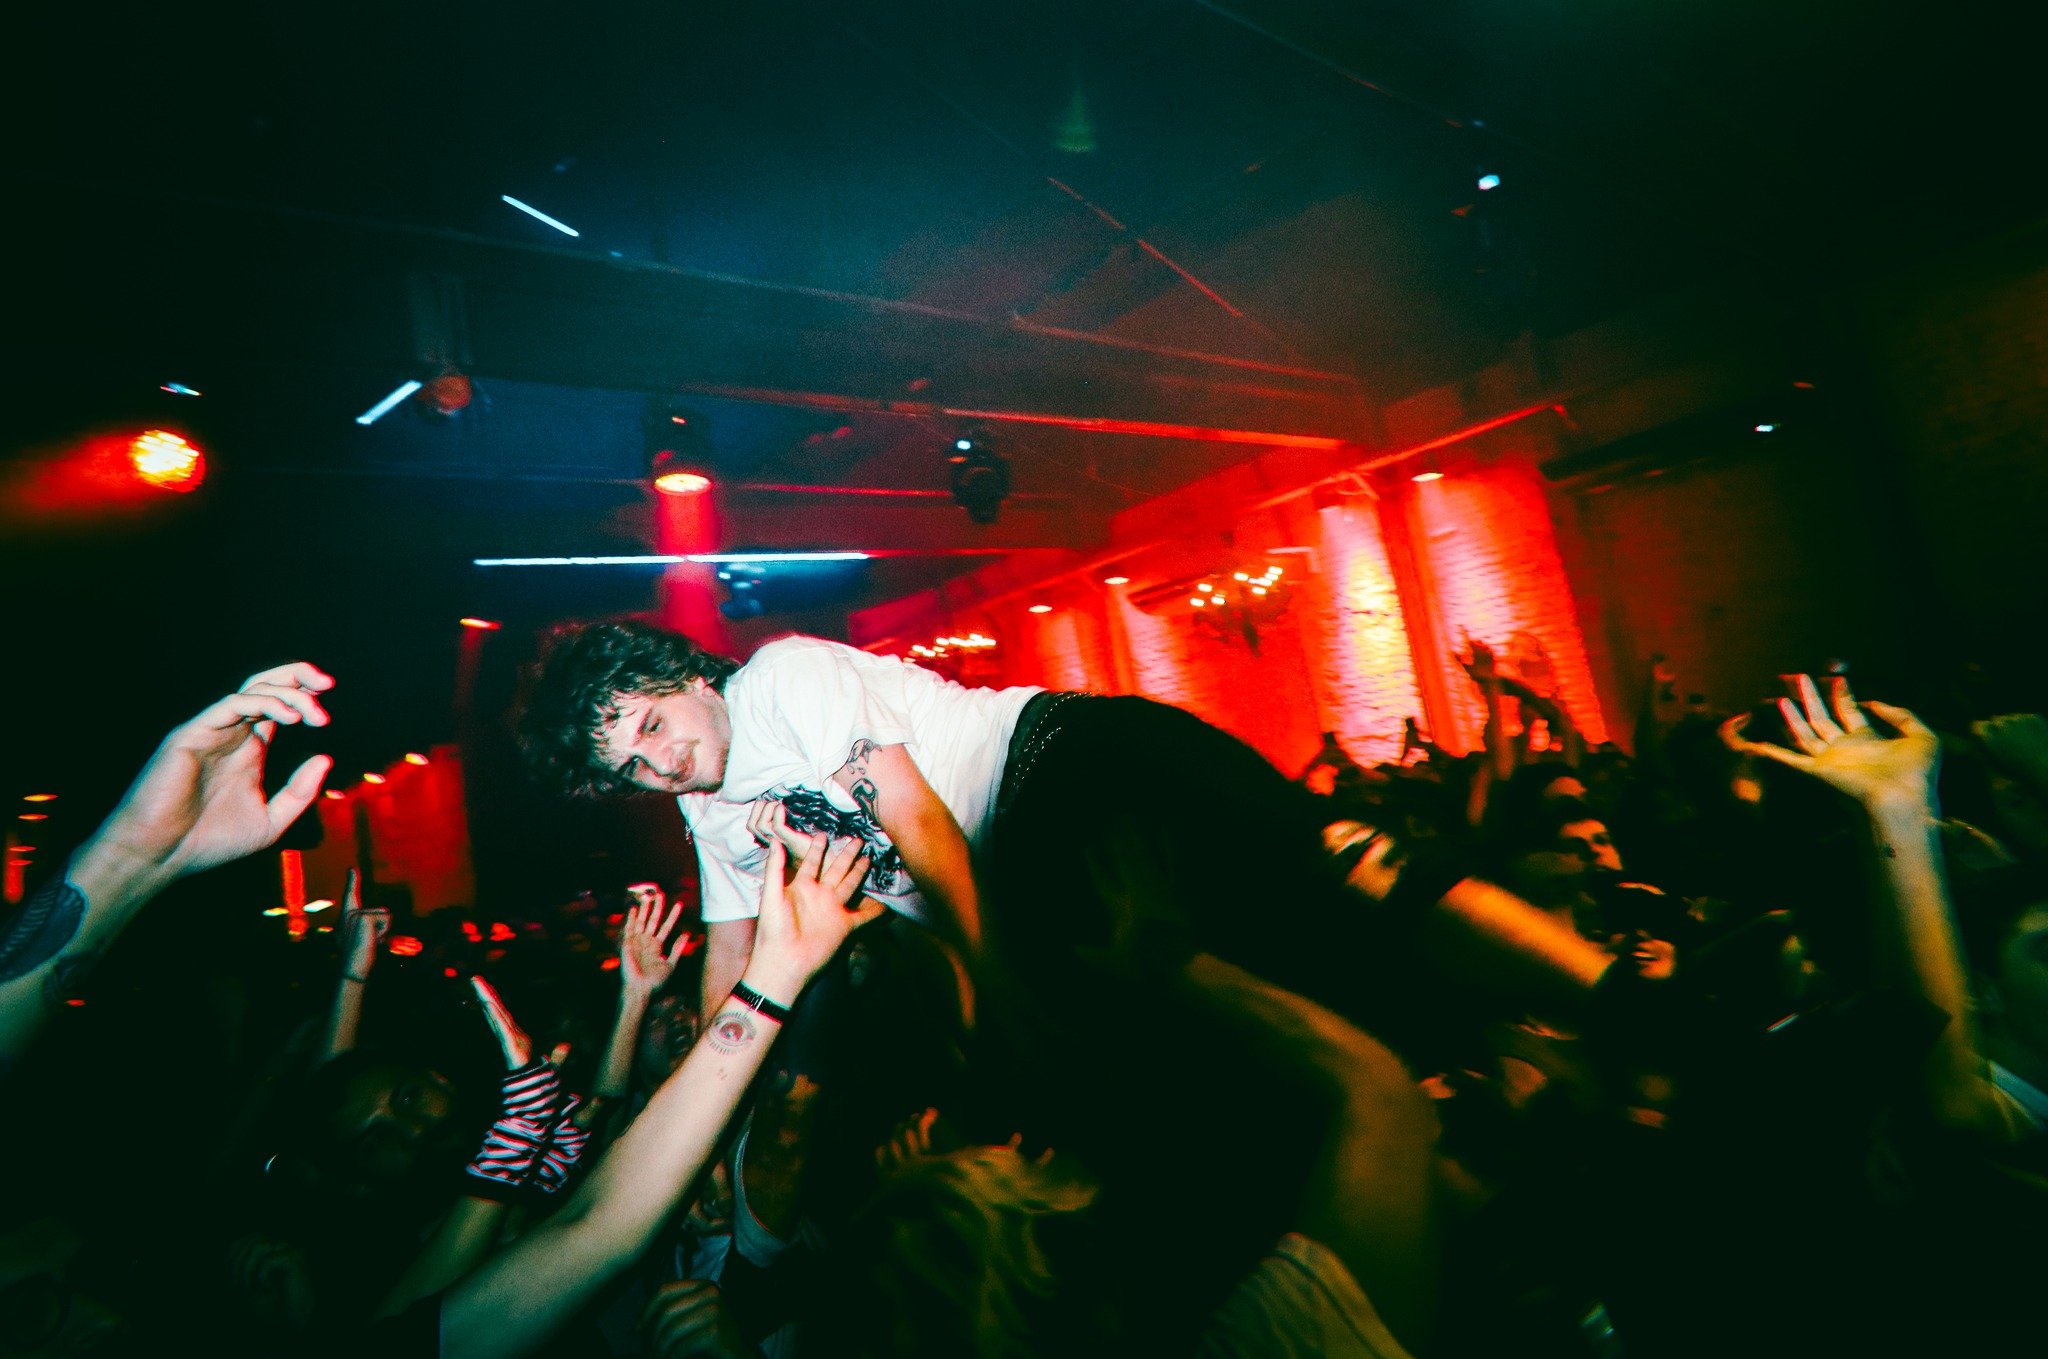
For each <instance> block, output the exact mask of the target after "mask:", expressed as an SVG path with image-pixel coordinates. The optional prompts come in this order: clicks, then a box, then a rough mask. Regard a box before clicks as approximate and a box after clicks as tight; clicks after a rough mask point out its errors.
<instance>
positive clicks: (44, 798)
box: [22, 793, 57, 802]
mask: <svg viewBox="0 0 2048 1359" xmlns="http://www.w3.org/2000/svg"><path fill="white" fill-rule="evenodd" d="M56 800H57V795H56V794H55V793H30V794H29V795H28V796H26V797H24V798H23V799H22V801H23V802H55V801H56Z"/></svg>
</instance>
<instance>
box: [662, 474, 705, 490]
mask: <svg viewBox="0 0 2048 1359" xmlns="http://www.w3.org/2000/svg"><path fill="white" fill-rule="evenodd" d="M654 489H655V490H657V491H660V492H661V493H662V494H663V495H702V494H703V493H704V492H706V491H708V490H710V489H711V478H710V477H707V476H705V475H704V474H703V473H702V472H663V473H662V474H661V475H660V476H658V477H656V478H655V479H654Z"/></svg>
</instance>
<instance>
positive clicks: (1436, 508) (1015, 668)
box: [885, 452, 1606, 771]
mask: <svg viewBox="0 0 2048 1359" xmlns="http://www.w3.org/2000/svg"><path fill="white" fill-rule="evenodd" d="M1529 456H1530V455H1529V454H1527V453H1524V454H1521V455H1517V454H1514V453H1512V452H1511V453H1510V454H1508V455H1506V456H1502V455H1500V454H1499V453H1498V452H1491V453H1489V455H1488V456H1487V457H1486V458H1485V459H1484V460H1480V459H1477V458H1474V459H1472V460H1468V461H1466V462H1462V463H1461V462H1456V461H1446V462H1445V463H1444V464H1443V467H1444V470H1445V471H1446V473H1447V475H1446V476H1445V478H1444V479H1442V480H1440V481H1436V482H1433V483H1429V484H1424V485H1416V484H1414V483H1411V482H1410V481H1408V480H1407V478H1406V476H1405V475H1403V476H1397V477H1395V478H1393V479H1391V480H1382V481H1381V482H1380V483H1379V492H1378V494H1377V495H1376V496H1375V495H1374V494H1371V493H1368V491H1367V490H1366V488H1365V486H1364V484H1363V483H1360V484H1359V485H1357V486H1356V487H1353V488H1352V491H1351V493H1350V494H1347V495H1346V496H1344V497H1342V498H1341V499H1337V500H1335V502H1334V503H1330V504H1328V505H1327V506H1326V507H1324V508H1320V509H1317V508H1311V505H1310V501H1309V498H1308V497H1306V496H1301V497H1295V498H1293V499H1291V500H1288V501H1285V502H1283V503H1282V504H1281V505H1279V506H1277V507H1275V506H1268V507H1265V508H1263V509H1259V510H1257V511H1255V512H1248V513H1247V514H1246V515H1245V516H1244V518H1243V519H1242V520H1241V521H1240V522H1239V523H1237V525H1236V526H1235V527H1234V528H1233V529H1232V531H1231V532H1230V534H1229V535H1228V536H1227V537H1225V536H1223V535H1218V536H1216V537H1214V538H1213V539H1200V540H1190V539H1188V538H1182V539H1180V540H1177V541H1171V542H1161V543H1159V544H1158V546H1157V547H1156V548H1154V549H1151V550H1149V551H1145V552H1140V553H1137V554H1134V555H1133V556H1132V557H1130V558H1128V559H1126V560H1125V561H1124V562H1122V563H1121V564H1120V565H1119V567H1118V570H1119V571H1120V572H1122V573H1125V574H1128V575H1129V576H1130V578H1131V579H1130V583H1129V584H1128V585H1125V586H1111V585H1108V584H1106V583H1103V582H1101V581H1099V580H1088V579H1076V578H1074V577H1071V576H1069V577H1066V578H1063V579H1061V580H1059V581H1056V582H1052V583H1049V584H1048V586H1047V587H1046V590H1045V591H1044V592H1042V593H1041V594H1038V595H1033V594H1031V593H1030V592H1028V591H1027V592H1025V593H1023V594H1021V595H1019V594H1015V593H1012V594H1010V595H1009V596H1008V597H1006V598H1005V599H1004V600H1003V601H1002V602H1001V603H1000V604H999V605H997V606H995V607H993V608H985V609H980V610H974V611H966V612H960V613H956V614H953V615H949V616H945V617H935V618H931V619H929V620H928V626H929V627H930V629H931V630H932V632H933V634H934V635H937V634H939V633H942V632H954V631H966V630H969V629H973V628H981V629H984V630H987V631H988V632H990V633H991V635H993V636H995V637H996V638H997V639H998V641H999V643H1000V650H999V654H998V658H997V664H996V670H997V673H999V675H1000V677H1001V682H1003V683H1008V684H1039V685H1044V686H1046V687H1048V688H1056V689H1089V690H1094V691H1096V692H1105V693H1118V692H1127V693H1137V694H1143V695H1145V696H1147V697H1150V698H1156V699H1159V700H1161V701H1164V702H1168V703H1173V704H1176V705H1178V706H1180V707H1183V708H1186V709H1188V710H1189V711H1191V712H1193V713H1196V714H1197V715H1199V716H1201V717H1203V718H1205V719H1207V720H1208V721H1210V722H1212V723H1214V724H1215V725H1217V726H1219V727H1221V728H1223V729H1224V730H1226V731H1229V732H1231V733H1233V734H1235V735H1237V736H1239V737H1241V738H1242V739H1243V740H1245V741H1247V742H1248V743H1250V744H1251V745H1252V746H1254V747H1256V748H1257V749H1258V750H1260V751H1261V752H1262V753H1264V754H1265V755H1266V756H1267V758H1269V759H1271V760H1272V761H1273V762H1274V763H1275V764H1276V765H1278V766H1279V767H1280V768H1282V769H1285V770H1289V771H1292V770H1294V769H1297V768H1299V767H1301V766H1302V765H1304V764H1306V763H1307V762H1308V760H1309V759H1310V758H1311V757H1312V756H1313V755H1314V753H1315V751H1316V750H1317V748H1318V747H1319V746H1320V744H1321V741H1322V735H1321V734H1322V733H1323V732H1325V731H1331V732H1335V733H1336V735H1337V738H1338V741H1339V743H1340V744H1341V745H1342V746H1343V747H1344V748H1345V749H1346V750H1347V751H1348V752H1349V753H1350V754H1351V755H1352V756H1353V757H1354V758H1355V759H1358V760H1360V761H1361V762H1365V763H1371V762H1373V761H1377V760H1384V759H1392V758H1394V757H1395V756H1396V755H1397V754H1398V753H1399V751H1400V743H1401V732H1402V726H1403V723H1404V721H1405V719H1407V718H1409V717H1417V718H1420V719H1422V722H1423V725H1424V727H1425V728H1426V729H1428V730H1429V731H1430V732H1431V733H1432V734H1433V735H1434V736H1435V737H1436V738H1437V739H1438V740H1439V741H1441V742H1443V743H1444V744H1445V745H1447V746H1449V747H1451V748H1454V749H1466V748H1470V747H1472V746H1473V745H1476V744H1477V742H1478V741H1479V738H1480V731H1481V727H1482V724H1483V719H1482V716H1481V712H1480V707H1479V702H1478V699H1477V698H1476V696H1475V695H1474V693H1473V689H1472V685H1471V683H1470V681H1469V680H1467V679H1466V677H1465V676H1464V674H1463V672H1462V671H1461V670H1460V669H1458V667H1457V662H1456V659H1455V656H1454V655H1453V651H1454V649H1460V650H1461V649H1462V647H1463V645H1464V643H1465V640H1466V639H1467V637H1468V636H1470V637H1478V638H1482V639H1485V640H1487V641H1489V642H1491V643H1493V644H1494V645H1495V646H1496V647H1499V648H1501V649H1502V650H1503V651H1508V652H1513V651H1516V650H1526V649H1528V641H1529V639H1531V638H1533V639H1536V640H1538V641H1540V643H1541V646H1542V649H1543V651H1544V652H1545V653H1546V654H1547V655H1548V656H1549V658H1550V661H1551V663H1552V665H1553V667H1554V670H1555V673H1556V676H1557V680H1558V684H1559V687H1560V691H1561V693H1562V694H1563V697H1564V701H1565V703H1566V705H1567V707H1568V708H1569V709H1570V710H1571V712H1572V714H1573V716H1574V718H1575V720H1576V721H1578V722H1579V723H1580V725H1581V727H1582V729H1583V730H1584V731H1585V732H1586V733H1587V734H1588V736H1589V737H1591V738H1592V739H1594V740H1600V739H1604V737H1605V735H1606V727H1605V723H1604V721H1603V720H1602V713H1601V708H1600V702H1599V699H1598V697H1597V695H1596V693H1595V690H1594V685H1593V677H1592V668H1591V665H1590V663H1589V661H1588V658H1587V651H1586V646H1585V644H1584V641H1583V639H1582V638H1581V635H1580V631H1579V622H1578V619H1577V616H1576V611H1575V606H1574V603H1573V599H1572V595H1571V592H1570V588H1569V586H1568V584H1567V582H1566V579H1565V570H1564V566H1563V562H1562V559H1561V556H1560V553H1559V550H1558V543H1557V538H1556V534H1555V531H1554V528H1553V525H1552V521H1551V514H1550V509H1549V505H1548V502H1547V500H1546V495H1545V488H1544V486H1543V483H1542V480H1541V478H1540V476H1539V475H1538V474H1537V473H1536V471H1535V470H1534V468H1533V466H1532V465H1530V462H1529V460H1528V459H1529ZM1202 493H1203V492H1202V490H1201V489H1200V484H1199V483H1198V485H1197V488H1195V489H1194V491H1193V494H1194V495H1197V496H1199V495H1201V494H1202ZM1203 541H1207V542H1208V543H1209V546H1207V547H1204V546H1202V545H1201V542H1203ZM1261 560H1270V561H1276V562H1284V563H1286V564H1287V569H1288V571H1289V572H1290V573H1291V574H1290V576H1289V579H1290V580H1291V581H1293V582H1294V585H1293V589H1292V592H1291V602H1290V605H1289V607H1288V609H1287V611H1286V612H1285V613H1284V614H1283V615H1282V616H1281V617H1280V618H1278V619H1277V620H1274V621H1272V622H1270V623H1268V624H1267V625H1266V626H1265V627H1264V628H1262V629H1261V630H1260V633H1259V641H1258V646H1257V648H1256V649H1253V648H1252V647H1250V646H1248V645H1246V644H1245V643H1244V642H1243V641H1241V640H1236V639H1224V638H1219V637H1218V636H1216V635H1215V634H1214V633H1212V632H1209V631H1207V630H1205V629H1203V628H1201V627H1199V626H1197V623H1196V620H1195V619H1194V618H1193V617H1192V616H1191V614H1190V613H1189V611H1188V610H1187V609H1186V608H1185V607H1181V606H1182V605H1184V604H1185V598H1184V596H1185V593H1186V591H1185V589H1180V590H1176V589H1173V588H1171V587H1173V586H1174V585H1175V584H1176V583H1185V582H1187V581H1192V580H1197V579H1200V578H1201V577H1202V576H1203V575H1205V574H1210V573H1215V572H1224V571H1229V570H1231V569H1232V568H1233V567H1234V566H1236V565H1239V564H1245V563H1249V562H1254V561H1261ZM1134 600H1144V601H1146V604H1147V607H1146V608H1140V607H1138V605H1137V604H1135V603H1133V602H1132V601H1134ZM1032 603H1040V604H1044V605H1046V606H1048V610H1049V611H1047V612H1044V613H1031V612H1029V609H1028V606H1029V605H1030V604H1032ZM892 616H896V617H904V616H908V615H907V614H905V613H903V612H902V611H900V610H897V611H892ZM923 640H929V639H928V638H921V637H898V638H896V639H894V641H893V643H891V644H889V645H888V646H886V647H885V649H889V650H893V651H896V652H898V653H899V654H900V653H901V652H903V651H904V650H907V648H908V646H909V645H910V644H911V643H912V642H917V641H923ZM1418 656H1421V657H1423V658H1424V660H1422V661H1421V662H1418V660H1417V657H1418Z"/></svg>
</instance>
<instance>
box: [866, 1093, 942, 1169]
mask: <svg viewBox="0 0 2048 1359" xmlns="http://www.w3.org/2000/svg"><path fill="white" fill-rule="evenodd" d="M938 1121H939V1111H938V1110H937V1109H926V1110H925V1111H924V1112H923V1113H921V1114H919V1115H918V1116H917V1117H916V1118H914V1119H912V1120H910V1121H909V1122H907V1123H904V1124H903V1125H901V1126H900V1127H898V1128H897V1129H896V1131H895V1132H894V1133H893V1134H891V1135H890V1137H889V1140H888V1141H887V1142H884V1143H883V1144H882V1145H881V1146H879V1147H876V1148H875V1168H876V1169H877V1170H879V1171H881V1172H882V1173H883V1174H884V1175H888V1174H892V1173H894V1172H895V1171H898V1170H901V1169H902V1168H903V1167H905V1166H907V1165H909V1164H910V1163H911V1162H912V1161H920V1160H923V1159H924V1158H925V1157H927V1156H930V1155H932V1128H933V1127H934V1126H935V1125H936V1124H937V1123H938Z"/></svg>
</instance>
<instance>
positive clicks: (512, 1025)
mask: <svg viewBox="0 0 2048 1359" xmlns="http://www.w3.org/2000/svg"><path fill="white" fill-rule="evenodd" d="M469 984H470V986H472V987H473V988H475V990H476V998H477V1001H478V1002H479V1003H480V1004H482V1006H483V1007H484V1022H485V1023H487V1024H489V1025H490V1026H491V1033H492V1034H493V1035H495V1036H496V1037H497V1040H498V1047H499V1049H500V1050H501V1051H503V1052H504V1054H505V1069H506V1070H507V1071H517V1070H519V1068H521V1067H523V1066H525V1065H527V1064H528V1063H529V1062H531V1061H532V1060H533V1040H532V1039H531V1038H528V1037H527V1036H526V1030H524V1029H522V1028H520V1027H519V1021H518V1020H516V1019H514V1018H513V1017H512V1012H511V1011H510V1010H508V1009H506V1008H505V1002H504V1001H503V1000H502V999H500V998H499V996H498V989H497V988H496V987H494V986H492V985H491V984H490V983H489V982H487V981H485V980H484V979H483V978H482V977H471V978H470V979H469Z"/></svg>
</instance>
